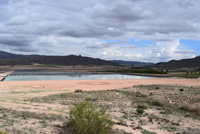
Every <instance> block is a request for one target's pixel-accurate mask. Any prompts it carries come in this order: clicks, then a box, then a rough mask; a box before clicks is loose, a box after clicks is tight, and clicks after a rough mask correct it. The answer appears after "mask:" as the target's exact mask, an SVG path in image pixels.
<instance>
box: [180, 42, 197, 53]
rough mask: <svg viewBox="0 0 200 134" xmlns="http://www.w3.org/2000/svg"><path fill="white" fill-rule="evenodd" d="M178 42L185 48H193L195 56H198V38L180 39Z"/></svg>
mask: <svg viewBox="0 0 200 134" xmlns="http://www.w3.org/2000/svg"><path fill="white" fill-rule="evenodd" d="M180 43H181V45H182V46H183V47H185V48H186V49H191V50H194V51H195V55H196V56H200V40H190V39H181V40H180Z"/></svg>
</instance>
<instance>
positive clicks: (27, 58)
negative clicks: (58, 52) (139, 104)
mask: <svg viewBox="0 0 200 134" xmlns="http://www.w3.org/2000/svg"><path fill="white" fill-rule="evenodd" d="M34 63H38V64H47V65H65V66H76V65H111V66H120V65H119V64H117V63H114V62H110V61H106V60H101V59H98V58H97V59H95V58H90V57H83V56H80V55H79V56H76V55H69V56H40V55H18V54H12V53H7V52H3V51H0V65H32V64H34Z"/></svg>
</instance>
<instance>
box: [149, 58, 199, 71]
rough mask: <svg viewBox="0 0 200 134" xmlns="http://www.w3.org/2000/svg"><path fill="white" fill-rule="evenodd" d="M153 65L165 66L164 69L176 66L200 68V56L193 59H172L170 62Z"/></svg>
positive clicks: (157, 66)
mask: <svg viewBox="0 0 200 134" xmlns="http://www.w3.org/2000/svg"><path fill="white" fill-rule="evenodd" d="M153 67H156V68H163V69H175V68H200V56H198V57H195V58H192V59H182V60H171V61H169V62H160V63H157V64H155V65H153Z"/></svg>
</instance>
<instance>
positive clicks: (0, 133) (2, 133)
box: [0, 128, 8, 134]
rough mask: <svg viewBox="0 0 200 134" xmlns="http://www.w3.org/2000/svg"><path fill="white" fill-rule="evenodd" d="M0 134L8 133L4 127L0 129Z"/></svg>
mask: <svg viewBox="0 0 200 134" xmlns="http://www.w3.org/2000/svg"><path fill="white" fill-rule="evenodd" d="M0 134H8V132H7V131H6V130H5V129H4V128H2V129H0Z"/></svg>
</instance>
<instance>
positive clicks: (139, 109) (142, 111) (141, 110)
mask: <svg viewBox="0 0 200 134" xmlns="http://www.w3.org/2000/svg"><path fill="white" fill-rule="evenodd" d="M136 111H137V113H138V114H143V113H144V109H142V108H137V109H136Z"/></svg>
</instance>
